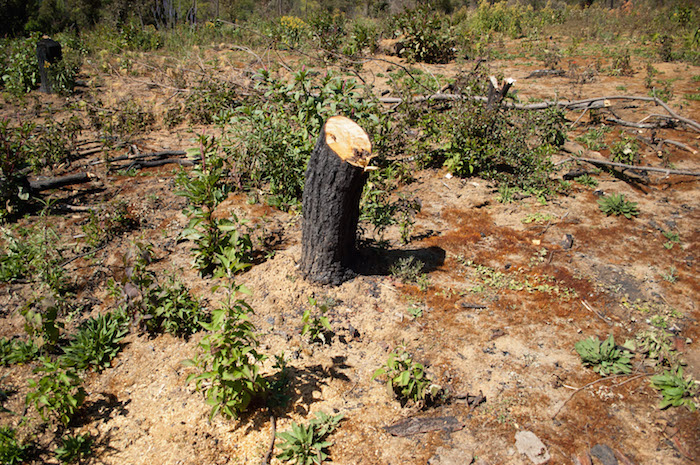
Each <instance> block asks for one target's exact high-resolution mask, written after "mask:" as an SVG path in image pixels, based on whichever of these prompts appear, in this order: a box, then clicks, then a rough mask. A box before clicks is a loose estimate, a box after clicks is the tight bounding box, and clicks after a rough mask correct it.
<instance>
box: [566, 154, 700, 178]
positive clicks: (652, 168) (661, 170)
mask: <svg viewBox="0 0 700 465" xmlns="http://www.w3.org/2000/svg"><path fill="white" fill-rule="evenodd" d="M569 161H583V162H586V163H590V164H591V165H605V166H614V167H615V168H624V169H627V170H637V171H655V172H659V173H666V175H669V174H678V175H681V176H700V173H698V172H696V171H688V170H673V169H670V168H657V167H655V166H639V165H627V164H625V163H616V162H613V161H607V160H596V159H595V158H582V157H569V158H566V159H564V160H561V161H558V162H557V163H555V164H554V166H559V165H562V164H564V163H566V162H569Z"/></svg>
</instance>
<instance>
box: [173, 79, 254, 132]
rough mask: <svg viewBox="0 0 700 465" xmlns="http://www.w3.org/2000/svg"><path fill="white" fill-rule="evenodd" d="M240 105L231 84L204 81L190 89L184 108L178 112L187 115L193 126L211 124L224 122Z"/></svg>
mask: <svg viewBox="0 0 700 465" xmlns="http://www.w3.org/2000/svg"><path fill="white" fill-rule="evenodd" d="M240 103H241V102H240V97H239V96H238V94H237V92H236V88H235V87H234V86H233V84H230V83H228V82H221V81H217V80H216V79H206V80H204V81H203V82H201V83H200V84H199V85H198V86H197V87H195V88H193V89H192V91H191V92H190V94H189V96H188V97H187V100H186V101H185V105H184V108H181V109H179V110H178V111H180V112H185V113H187V114H188V115H189V119H190V121H192V122H193V123H195V124H212V123H214V122H216V121H218V120H225V119H226V118H227V117H228V116H229V115H231V114H232V113H233V112H234V111H235V109H236V108H237V107H238V106H239V105H240Z"/></svg>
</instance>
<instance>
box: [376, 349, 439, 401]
mask: <svg viewBox="0 0 700 465" xmlns="http://www.w3.org/2000/svg"><path fill="white" fill-rule="evenodd" d="M380 377H383V378H386V380H387V386H388V387H389V389H391V390H392V391H393V392H394V394H395V395H396V397H397V398H398V399H399V400H400V401H401V402H402V404H405V403H406V402H409V401H411V402H414V403H416V404H419V405H425V404H426V403H430V402H433V401H436V400H437V399H438V398H439V396H440V394H441V393H442V388H441V387H440V386H438V385H437V384H434V383H433V382H432V380H431V379H430V378H429V377H428V375H427V374H426V373H425V367H424V366H423V365H421V364H420V363H417V362H414V361H413V359H412V358H411V356H410V355H409V354H408V353H407V352H406V351H405V350H404V349H403V347H397V348H396V349H395V350H394V351H393V352H392V353H391V354H389V358H388V359H387V361H386V364H385V365H384V366H383V367H381V368H379V369H377V370H375V372H374V374H373V375H372V379H375V378H380Z"/></svg>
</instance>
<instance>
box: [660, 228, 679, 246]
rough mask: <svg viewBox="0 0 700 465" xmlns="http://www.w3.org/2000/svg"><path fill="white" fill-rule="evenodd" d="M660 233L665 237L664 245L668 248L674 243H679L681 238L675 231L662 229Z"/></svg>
mask: <svg viewBox="0 0 700 465" xmlns="http://www.w3.org/2000/svg"><path fill="white" fill-rule="evenodd" d="M662 234H663V235H664V237H665V238H666V242H664V247H665V248H667V249H668V250H671V249H672V248H673V246H674V245H675V244H680V243H681V238H680V236H679V235H678V233H677V232H673V231H663V232H662Z"/></svg>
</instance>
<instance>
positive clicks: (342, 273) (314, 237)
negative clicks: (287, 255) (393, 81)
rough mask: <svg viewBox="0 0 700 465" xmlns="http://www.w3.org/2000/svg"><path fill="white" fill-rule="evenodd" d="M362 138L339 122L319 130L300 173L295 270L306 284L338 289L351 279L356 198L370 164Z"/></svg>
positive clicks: (361, 132) (365, 139) (340, 119)
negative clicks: (298, 251) (303, 181)
mask: <svg viewBox="0 0 700 465" xmlns="http://www.w3.org/2000/svg"><path fill="white" fill-rule="evenodd" d="M371 149H372V147H371V143H370V141H369V137H368V136H367V133H365V131H364V130H363V129H362V128H361V127H360V126H358V125H357V124H356V123H355V122H353V121H352V120H350V119H348V118H345V117H343V116H334V117H332V118H330V119H329V120H328V121H327V122H326V124H325V125H324V126H323V128H322V129H321V134H320V135H319V137H318V141H317V142H316V146H315V148H314V150H313V152H312V153H311V158H310V159H309V163H308V167H307V169H306V184H305V186H304V194H303V196H302V208H303V217H304V220H303V228H302V252H301V262H300V264H299V268H300V271H301V274H302V275H303V276H304V277H305V278H306V279H308V280H310V281H314V282H317V283H320V284H331V285H339V284H340V283H342V282H343V281H346V280H348V279H350V278H351V277H353V276H354V273H353V272H352V271H351V267H352V266H353V264H354V261H355V259H356V255H357V254H356V236H357V223H358V220H359V217H360V197H361V196H362V188H363V187H364V184H365V182H366V180H367V171H368V169H369V168H368V166H367V165H368V163H369V161H370V159H371V158H372V154H371Z"/></svg>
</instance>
